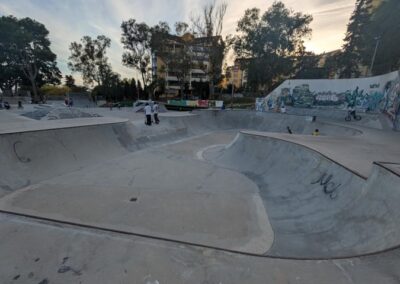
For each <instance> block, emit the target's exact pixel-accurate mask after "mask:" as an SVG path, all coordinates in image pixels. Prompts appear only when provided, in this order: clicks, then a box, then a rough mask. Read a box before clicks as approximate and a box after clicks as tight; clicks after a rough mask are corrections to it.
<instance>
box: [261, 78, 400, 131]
mask: <svg viewBox="0 0 400 284" xmlns="http://www.w3.org/2000/svg"><path fill="white" fill-rule="evenodd" d="M264 101H265V103H264V104H263V105H265V106H266V109H271V108H270V106H281V105H288V106H293V107H302V108H316V107H327V108H337V109H347V108H348V107H355V108H356V109H359V110H362V111H371V112H383V113H386V114H387V115H388V116H389V118H390V119H391V120H392V122H393V124H394V125H395V126H396V122H397V120H398V119H399V111H400V110H399V107H400V71H396V72H392V73H389V74H385V75H382V76H376V77H369V78H360V79H336V80H327V79H322V80H287V81H285V82H284V83H283V84H282V85H280V86H279V87H278V88H277V89H275V90H274V91H273V92H272V93H271V94H269V95H268V96H267V97H266V98H265V99H264Z"/></svg>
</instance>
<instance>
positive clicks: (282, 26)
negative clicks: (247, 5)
mask: <svg viewBox="0 0 400 284" xmlns="http://www.w3.org/2000/svg"><path fill="white" fill-rule="evenodd" d="M311 21H312V16H311V15H303V14H302V13H298V12H297V13H295V12H293V11H291V10H289V9H288V8H286V7H285V5H284V4H283V3H282V2H279V1H278V2H274V3H273V5H272V6H271V7H270V8H269V9H268V10H267V11H266V12H265V13H264V14H263V15H260V10H259V9H257V8H253V9H248V10H246V12H245V14H244V16H243V17H242V18H241V19H240V21H239V23H238V26H237V32H238V33H239V35H238V36H236V37H235V38H234V50H235V52H236V54H237V55H238V56H239V57H240V58H241V59H242V60H241V61H242V62H243V64H244V65H246V66H247V69H248V85H249V87H252V88H253V89H254V90H257V89H259V88H260V87H262V86H265V87H266V88H271V87H272V86H273V84H274V83H277V82H278V81H280V80H282V79H283V78H284V77H286V76H289V75H291V74H292V73H293V72H294V71H295V68H296V64H295V63H296V60H297V59H298V58H301V57H302V56H303V55H304V52H305V47H304V37H307V36H309V35H310V34H311V28H310V27H309V25H310V23H311Z"/></svg>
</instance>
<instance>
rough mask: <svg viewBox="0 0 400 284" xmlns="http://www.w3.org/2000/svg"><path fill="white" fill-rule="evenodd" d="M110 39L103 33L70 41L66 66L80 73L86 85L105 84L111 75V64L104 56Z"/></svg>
mask: <svg viewBox="0 0 400 284" xmlns="http://www.w3.org/2000/svg"><path fill="white" fill-rule="evenodd" d="M110 45H111V40H110V39H109V38H107V37H106V36H104V35H100V36H97V38H95V39H92V38H91V37H90V36H84V37H83V38H82V39H81V42H80V43H79V42H72V43H71V45H70V48H69V49H70V51H71V56H70V57H69V63H68V67H69V68H70V69H71V70H72V71H75V72H80V73H81V74H82V78H83V81H84V82H85V84H87V85H93V83H96V84H97V85H103V84H106V83H107V82H106V81H107V80H108V79H110V77H111V76H112V74H111V73H112V71H111V66H110V65H109V63H108V58H107V56H106V52H107V48H109V47H110Z"/></svg>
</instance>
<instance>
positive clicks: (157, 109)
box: [153, 102, 160, 124]
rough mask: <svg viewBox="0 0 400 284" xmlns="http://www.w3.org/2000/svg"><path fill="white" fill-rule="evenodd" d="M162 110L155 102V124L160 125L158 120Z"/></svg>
mask: <svg viewBox="0 0 400 284" xmlns="http://www.w3.org/2000/svg"><path fill="white" fill-rule="evenodd" d="M159 110H160V108H159V106H158V103H157V102H154V106H153V113H154V122H155V123H156V124H159V123H160V120H159V119H158V111H159Z"/></svg>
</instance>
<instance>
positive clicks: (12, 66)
mask: <svg viewBox="0 0 400 284" xmlns="http://www.w3.org/2000/svg"><path fill="white" fill-rule="evenodd" d="M48 35H49V32H48V30H47V29H46V27H45V26H44V25H43V24H41V23H39V22H37V21H35V20H32V19H30V18H23V19H17V18H15V17H13V16H2V17H0V65H1V66H2V70H1V71H0V73H1V77H2V79H1V80H0V81H1V82H0V85H1V86H2V87H1V88H9V87H10V86H11V85H15V84H17V83H18V82H19V81H23V80H24V79H25V80H27V81H28V82H29V84H30V85H31V88H32V92H33V101H38V100H39V93H38V90H37V89H38V86H41V85H43V84H45V83H55V84H59V83H60V78H61V73H60V70H59V69H58V68H57V65H56V55H55V54H54V53H53V52H52V51H51V49H50V40H49V39H48Z"/></svg>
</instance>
